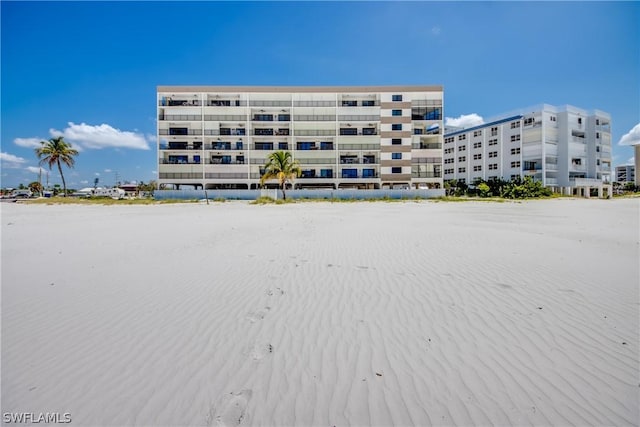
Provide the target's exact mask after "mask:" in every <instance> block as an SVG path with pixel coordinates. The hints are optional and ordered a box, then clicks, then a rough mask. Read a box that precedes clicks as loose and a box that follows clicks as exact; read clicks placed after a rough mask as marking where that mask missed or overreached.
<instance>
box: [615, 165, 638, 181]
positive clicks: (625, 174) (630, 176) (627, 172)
mask: <svg viewBox="0 0 640 427" xmlns="http://www.w3.org/2000/svg"><path fill="white" fill-rule="evenodd" d="M616 182H633V183H635V182H636V167H635V166H634V165H621V166H616Z"/></svg>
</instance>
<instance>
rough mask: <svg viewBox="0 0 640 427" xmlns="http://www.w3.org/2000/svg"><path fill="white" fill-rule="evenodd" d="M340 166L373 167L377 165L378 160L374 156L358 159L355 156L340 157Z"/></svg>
mask: <svg viewBox="0 0 640 427" xmlns="http://www.w3.org/2000/svg"><path fill="white" fill-rule="evenodd" d="M340 164H343V165H360V164H363V165H373V164H378V159H377V158H376V156H362V158H359V157H357V156H340Z"/></svg>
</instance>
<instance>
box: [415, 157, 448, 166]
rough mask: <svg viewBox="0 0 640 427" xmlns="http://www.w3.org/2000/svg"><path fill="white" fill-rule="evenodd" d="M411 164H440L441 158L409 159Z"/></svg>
mask: <svg viewBox="0 0 640 427" xmlns="http://www.w3.org/2000/svg"><path fill="white" fill-rule="evenodd" d="M411 163H434V164H437V165H439V164H441V163H442V158H440V157H414V158H412V159H411Z"/></svg>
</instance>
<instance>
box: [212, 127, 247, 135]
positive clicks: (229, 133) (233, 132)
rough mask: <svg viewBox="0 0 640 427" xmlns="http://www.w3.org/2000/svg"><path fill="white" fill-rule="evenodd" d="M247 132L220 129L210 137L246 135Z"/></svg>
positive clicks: (244, 130) (242, 129)
mask: <svg viewBox="0 0 640 427" xmlns="http://www.w3.org/2000/svg"><path fill="white" fill-rule="evenodd" d="M246 134H247V131H246V129H245V128H220V131H219V132H218V133H217V134H216V133H211V135H239V136H243V135H246Z"/></svg>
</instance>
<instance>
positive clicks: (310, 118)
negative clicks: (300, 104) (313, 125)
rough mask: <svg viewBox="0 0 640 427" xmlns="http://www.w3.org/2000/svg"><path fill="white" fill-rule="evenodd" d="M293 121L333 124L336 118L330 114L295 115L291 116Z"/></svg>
mask: <svg viewBox="0 0 640 427" xmlns="http://www.w3.org/2000/svg"><path fill="white" fill-rule="evenodd" d="M293 119H294V120H295V121H298V122H334V121H335V120H336V116H335V115H330V114H325V115H321V114H317V115H311V114H296V115H295V116H293Z"/></svg>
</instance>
